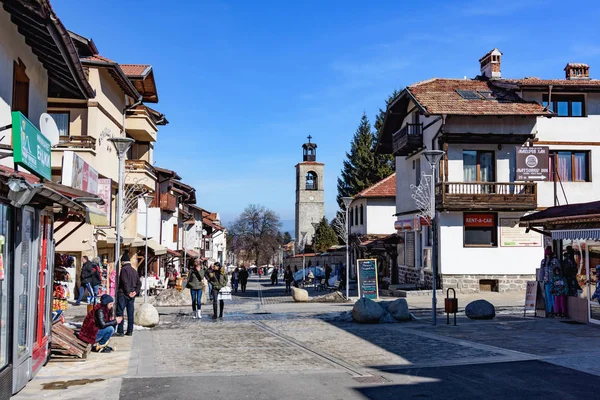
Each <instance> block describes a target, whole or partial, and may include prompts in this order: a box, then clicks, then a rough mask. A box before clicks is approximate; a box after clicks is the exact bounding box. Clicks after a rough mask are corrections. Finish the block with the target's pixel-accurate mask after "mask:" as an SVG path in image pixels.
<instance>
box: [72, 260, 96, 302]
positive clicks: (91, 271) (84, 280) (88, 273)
mask: <svg viewBox="0 0 600 400" xmlns="http://www.w3.org/2000/svg"><path fill="white" fill-rule="evenodd" d="M82 260H83V265H82V266H81V280H80V282H81V284H80V285H79V296H78V298H77V301H76V302H75V305H76V306H78V305H79V304H81V300H83V297H84V295H85V292H86V291H87V292H88V296H89V297H90V303H91V304H94V305H95V304H96V303H97V302H98V290H99V289H100V284H101V283H102V266H101V265H100V258H99V257H94V258H93V259H92V260H91V261H90V259H89V257H88V256H83V257H82Z"/></svg>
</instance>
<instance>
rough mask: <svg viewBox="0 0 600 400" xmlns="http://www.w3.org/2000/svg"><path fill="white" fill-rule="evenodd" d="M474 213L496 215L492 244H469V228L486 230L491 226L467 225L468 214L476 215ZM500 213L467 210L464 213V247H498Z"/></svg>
mask: <svg viewBox="0 0 600 400" xmlns="http://www.w3.org/2000/svg"><path fill="white" fill-rule="evenodd" d="M474 214H481V215H493V216H494V227H493V228H492V244H489V245H487V244H469V243H467V230H469V231H476V232H477V231H478V232H481V231H485V230H488V229H490V227H467V226H466V225H465V220H466V218H467V215H474ZM498 229H499V228H498V213H489V212H486V213H478V212H465V213H463V248H475V249H477V248H485V249H493V248H498V236H499V235H498Z"/></svg>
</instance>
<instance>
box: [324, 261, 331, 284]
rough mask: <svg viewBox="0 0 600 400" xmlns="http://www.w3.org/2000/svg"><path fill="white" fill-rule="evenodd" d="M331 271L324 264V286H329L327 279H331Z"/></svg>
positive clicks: (327, 265)
mask: <svg viewBox="0 0 600 400" xmlns="http://www.w3.org/2000/svg"><path fill="white" fill-rule="evenodd" d="M331 272H333V271H332V269H331V267H330V266H329V264H325V284H326V285H329V278H331Z"/></svg>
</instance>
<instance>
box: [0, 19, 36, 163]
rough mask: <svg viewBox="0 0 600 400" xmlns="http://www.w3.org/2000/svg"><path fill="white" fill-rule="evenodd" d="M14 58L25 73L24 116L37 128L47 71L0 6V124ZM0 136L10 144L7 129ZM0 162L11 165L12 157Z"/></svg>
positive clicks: (4, 120) (5, 120)
mask: <svg viewBox="0 0 600 400" xmlns="http://www.w3.org/2000/svg"><path fill="white" fill-rule="evenodd" d="M18 59H21V61H22V62H23V64H25V67H26V70H25V73H26V74H27V76H28V77H29V115H28V117H27V118H28V119H29V120H30V121H31V122H32V123H33V124H34V125H35V126H36V127H38V128H39V121H40V115H41V114H42V113H44V112H46V108H47V105H48V74H47V72H46V70H45V69H44V67H43V66H42V63H41V62H40V61H39V60H38V58H37V56H35V55H34V54H33V52H32V51H31V47H29V46H28V45H27V44H26V43H25V38H24V37H23V36H22V35H21V34H20V33H19V32H18V31H17V26H16V25H14V24H13V23H12V22H11V20H10V14H9V13H7V12H6V11H5V10H4V9H3V8H1V7H0V126H5V125H9V124H10V123H11V115H10V112H11V105H12V93H13V87H12V82H13V69H14V66H13V63H14V62H15V61H17V62H18ZM2 136H5V137H4V139H3V140H2V142H0V143H2V144H11V135H10V131H8V130H7V131H4V132H3V134H2V135H0V137H2ZM0 163H1V164H2V165H6V166H10V167H12V166H13V159H12V157H7V158H5V159H3V160H2V161H0Z"/></svg>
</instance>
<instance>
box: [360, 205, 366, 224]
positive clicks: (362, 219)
mask: <svg viewBox="0 0 600 400" xmlns="http://www.w3.org/2000/svg"><path fill="white" fill-rule="evenodd" d="M364 210H365V207H364V205H363V204H361V205H360V218H359V220H360V225H364V224H365V218H364V217H365V215H364V214H365V213H364Z"/></svg>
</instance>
